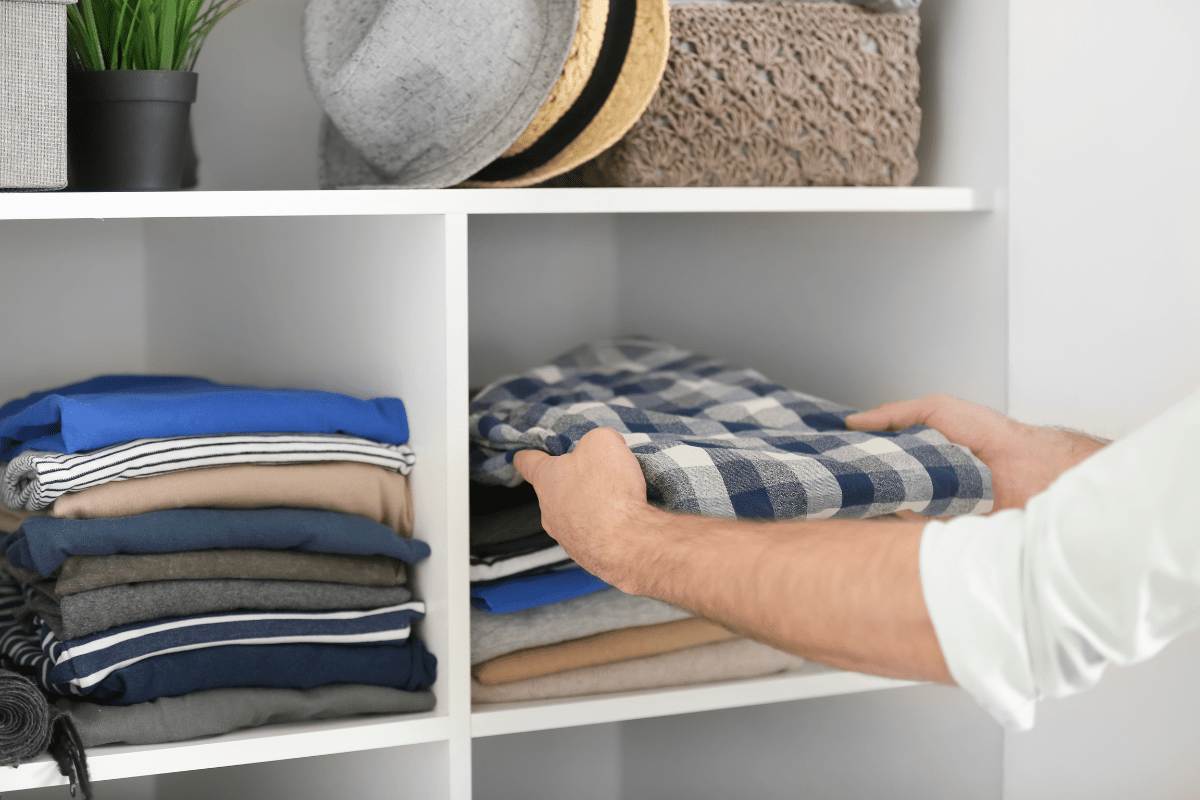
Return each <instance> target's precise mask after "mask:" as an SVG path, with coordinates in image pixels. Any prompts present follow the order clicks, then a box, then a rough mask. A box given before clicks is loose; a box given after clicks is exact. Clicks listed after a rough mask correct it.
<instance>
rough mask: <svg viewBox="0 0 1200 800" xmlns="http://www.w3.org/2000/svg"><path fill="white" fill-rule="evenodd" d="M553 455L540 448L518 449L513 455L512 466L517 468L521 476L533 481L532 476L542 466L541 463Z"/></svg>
mask: <svg viewBox="0 0 1200 800" xmlns="http://www.w3.org/2000/svg"><path fill="white" fill-rule="evenodd" d="M553 457H554V456H551V455H549V454H547V453H543V452H542V451H541V450H519V451H518V452H517V454H516V455H514V456H513V466H514V467H516V468H517V472H519V473H521V477H522V478H524V479H525V480H527V481H529V482H530V483H533V482H534V476H535V475H536V473H537V472H538V471H539V470H540V469H541V468H542V465H544V464H545V463H546V462H547V461H549V460H550V459H551V458H553Z"/></svg>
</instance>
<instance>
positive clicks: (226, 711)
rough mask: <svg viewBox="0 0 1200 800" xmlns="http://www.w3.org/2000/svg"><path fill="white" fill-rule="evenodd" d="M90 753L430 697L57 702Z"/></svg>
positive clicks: (328, 694) (230, 696)
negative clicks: (110, 746)
mask: <svg viewBox="0 0 1200 800" xmlns="http://www.w3.org/2000/svg"><path fill="white" fill-rule="evenodd" d="M57 706H58V708H59V709H60V710H61V711H63V712H65V713H66V714H67V716H69V717H70V718H71V720H72V721H74V723H75V727H76V728H77V729H78V730H79V735H80V736H81V737H82V739H83V743H84V744H85V745H86V746H88V747H95V746H97V745H102V744H115V743H118V742H121V743H125V744H163V743H165V742H181V741H184V740H186V739H195V738H196V737H198V736H213V735H216V734H220V733H228V732H229V731H235V730H238V729H240V728H254V727H259V726H262V725H274V724H278V723H282V722H303V721H305V720H317V719H331V718H335V717H350V716H356V715H359V714H405V713H415V712H419V711H429V710H430V709H432V708H433V706H434V697H433V693H432V692H429V691H422V692H405V691H401V690H400V689H389V688H387V687H383V686H363V685H360V684H354V683H338V684H332V685H329V686H319V687H317V688H315V689H211V690H208V691H204V692H193V693H191V694H185V695H181V696H179V697H160V698H158V699H157V700H152V701H150V702H148V703H136V704H134V705H130V706H102V705H97V704H96V703H83V702H79V701H75V700H59V701H58V703H57Z"/></svg>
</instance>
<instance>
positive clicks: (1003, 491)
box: [846, 394, 1105, 511]
mask: <svg viewBox="0 0 1200 800" xmlns="http://www.w3.org/2000/svg"><path fill="white" fill-rule="evenodd" d="M846 425H847V427H849V428H850V429H851V430H888V431H899V430H903V429H905V428H907V427H909V426H911V425H927V426H929V427H930V428H933V429H934V430H936V431H938V432H939V433H941V434H942V435H943V436H945V437H946V438H947V439H949V440H950V441H951V442H954V443H955V444H959V445H962V446H963V447H966V448H967V449H969V450H970V451H971V452H973V453H974V454H975V455H976V456H977V457H978V458H979V460H980V461H982V462H983V463H984V464H986V465H987V467H988V469H990V470H991V471H992V491H993V493H994V496H995V505H994V507H993V510H995V511H999V510H1001V509H1004V508H1024V507H1025V504H1026V503H1027V502H1029V498H1031V497H1033V496H1034V495H1036V494H1040V493H1041V492H1043V491H1045V490H1046V488H1047V487H1049V486H1050V484H1051V483H1053V482H1054V480H1055V479H1056V478H1058V476H1059V475H1061V474H1062V473H1064V472H1066V471H1067V470H1068V469H1070V468H1071V467H1073V466H1075V465H1076V464H1078V463H1079V462H1081V461H1083V460H1084V459H1086V458H1087V457H1088V456H1090V455H1092V453H1095V452H1096V451H1097V450H1100V449H1101V448H1102V447H1104V445H1105V442H1102V441H1099V440H1097V439H1093V438H1091V437H1089V436H1085V435H1083V434H1082V433H1074V432H1071V431H1062V430H1055V429H1053V428H1039V427H1037V426H1035V425H1025V424H1023V423H1020V422H1016V421H1014V420H1011V419H1009V418H1008V417H1006V416H1004V415H1003V414H1001V413H999V412H997V411H993V410H992V409H990V408H984V407H983V406H978V405H975V404H974V403H971V402H968V401H966V400H960V399H959V398H957V397H951V396H950V395H947V394H931V395H928V396H926V397H922V398H920V399H918V400H905V401H902V402H899V403H887V404H886V405H882V406H879V407H878V408H873V409H871V410H870V411H864V412H863V413H861V414H851V415H850V416H849V417H847V418H846Z"/></svg>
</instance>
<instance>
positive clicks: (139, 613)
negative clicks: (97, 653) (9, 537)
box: [27, 580, 412, 641]
mask: <svg viewBox="0 0 1200 800" xmlns="http://www.w3.org/2000/svg"><path fill="white" fill-rule="evenodd" d="M410 597H412V592H410V591H409V590H408V589H407V588H406V587H404V586H355V585H353V584H347V583H329V582H325V581H276V580H182V581H149V582H146V583H129V584H120V585H117V586H106V587H103V588H100V589H93V590H90V591H86V592H80V593H78V594H70V595H64V596H58V595H55V594H47V593H43V592H42V591H38V592H37V593H36V594H34V595H33V596H31V597H29V598H28V599H27V605H28V606H29V608H30V609H31V610H32V611H34V612H35V613H37V614H38V616H40V617H41V618H42V619H44V620H45V621H46V623H47V624H48V625H49V626H50V628H51V629H52V630H53V631H54V635H55V636H57V637H58V638H59V639H61V640H63V641H67V640H70V639H78V638H80V637H83V636H90V635H91V634H93V633H98V632H100V631H105V630H108V629H109V628H115V627H117V626H118V625H130V624H132V623H135V622H146V621H149V620H155V619H164V618H168V617H190V616H195V615H197V614H211V613H216V612H221V611H343V610H351V609H355V610H357V609H368V608H383V607H385V606H393V605H399V604H401V603H404V602H407V601H408V599H409V598H410Z"/></svg>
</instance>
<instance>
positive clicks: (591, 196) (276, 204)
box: [0, 186, 995, 220]
mask: <svg viewBox="0 0 1200 800" xmlns="http://www.w3.org/2000/svg"><path fill="white" fill-rule="evenodd" d="M994 200H995V198H994V194H993V193H992V192H990V191H985V190H981V189H973V188H968V187H957V186H915V187H872V186H855V187H840V186H839V187H724V188H663V189H650V188H646V189H627V188H615V189H426V190H413V189H390V190H389V189H384V190H362V191H355V190H342V191H317V190H313V191H279V192H275V191H271V192H191V191H188V192H45V193H0V220H2V219H14V220H15V219H156V218H168V217H291V216H364V215H365V216H372V215H389V214H405V215H411V214H585V213H601V214H626V213H630V214H642V213H705V212H817V213H819V212H913V211H916V212H962V211H988V210H991V209H992V208H993V207H994V204H995V203H994Z"/></svg>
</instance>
